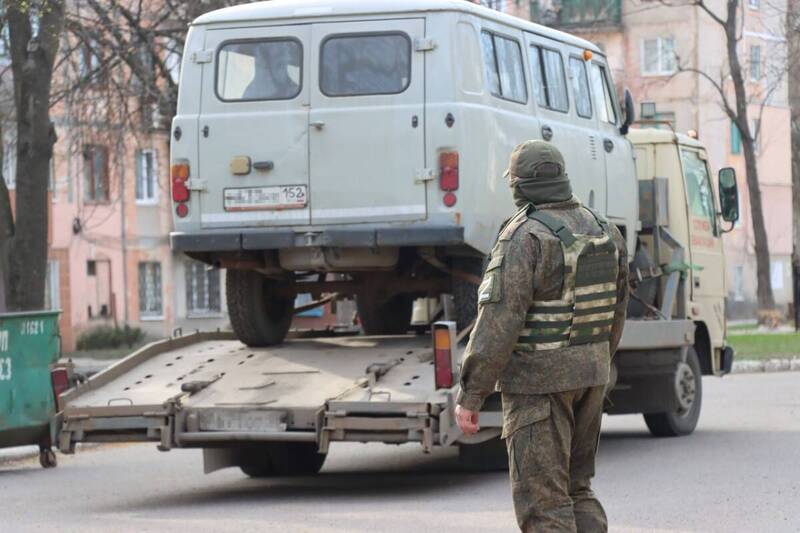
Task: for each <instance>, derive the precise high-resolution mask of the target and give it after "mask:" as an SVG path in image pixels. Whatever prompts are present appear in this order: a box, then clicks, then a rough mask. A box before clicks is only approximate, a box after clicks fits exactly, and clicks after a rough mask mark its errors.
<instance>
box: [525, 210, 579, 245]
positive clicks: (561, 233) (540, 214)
mask: <svg viewBox="0 0 800 533" xmlns="http://www.w3.org/2000/svg"><path fill="white" fill-rule="evenodd" d="M528 218H530V219H532V220H535V221H537V222H541V223H542V224H544V226H545V227H546V228H547V229H549V230H550V231H551V232H553V235H555V236H556V237H558V239H559V240H560V241H561V244H563V245H564V246H566V247H567V248H569V247H570V246H572V245H573V244H575V241H576V239H575V235H574V234H573V233H572V232H571V231H570V229H569V228H568V227H567V226H566V225H565V224H564V223H563V222H561V221H560V220H559V219H557V218H556V217H554V216H553V215H551V214H549V213H545V212H544V211H534V212H533V213H530V214H529V215H528Z"/></svg>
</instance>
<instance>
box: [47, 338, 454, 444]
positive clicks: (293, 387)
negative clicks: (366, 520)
mask: <svg viewBox="0 0 800 533" xmlns="http://www.w3.org/2000/svg"><path fill="white" fill-rule="evenodd" d="M432 365H433V352H432V349H431V340H430V338H429V337H427V336H398V337H363V336H352V337H325V338H318V339H294V340H289V341H287V342H286V343H284V344H283V345H281V346H277V347H269V348H251V347H248V346H245V345H243V344H242V343H240V342H239V341H237V340H235V338H234V337H233V336H232V335H231V334H229V333H220V332H218V333H197V334H194V335H189V336H186V337H178V338H174V339H169V340H165V341H161V342H158V343H154V344H151V345H149V346H146V347H144V348H142V349H141V350H139V351H137V352H135V353H133V354H131V355H130V356H128V357H127V358H125V359H123V360H121V361H120V362H118V363H116V364H114V365H113V366H111V367H110V368H108V369H107V370H105V371H103V372H101V373H99V374H97V375H95V376H93V377H92V378H91V379H89V380H88V381H87V382H86V383H85V384H83V385H81V386H79V387H78V388H76V389H73V390H72V391H70V392H68V393H67V394H65V395H64V396H62V405H63V410H62V413H61V415H60V416H61V420H60V421H59V422H60V438H59V442H60V448H61V449H62V451H67V452H69V451H72V450H74V447H75V444H76V443H78V442H109V441H112V442H120V441H123V442H124V441H156V442H158V443H159V446H160V447H161V448H162V449H165V450H166V449H170V448H173V447H211V446H225V445H236V444H237V443H246V442H258V441H263V442H270V441H273V442H274V441H297V442H316V443H318V444H319V447H320V450H322V451H326V450H327V446H328V444H329V443H330V442H331V441H336V440H358V441H381V442H408V441H419V442H420V443H422V444H423V446H424V447H425V448H426V449H428V448H430V447H431V446H433V444H434V442H433V439H434V430H435V425H436V424H437V422H438V420H437V415H438V414H439V411H440V410H441V406H442V405H443V404H444V403H445V402H447V401H448V399H447V397H446V395H445V393H443V392H437V391H436V390H435V386H434V383H433V380H434V372H433V369H432Z"/></svg>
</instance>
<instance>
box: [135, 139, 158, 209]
mask: <svg viewBox="0 0 800 533" xmlns="http://www.w3.org/2000/svg"><path fill="white" fill-rule="evenodd" d="M145 154H150V157H151V158H152V165H151V168H150V169H151V171H152V176H151V178H152V181H151V184H152V191H153V194H152V196H149V197H142V198H139V181H140V180H139V178H140V176H142V174H140V173H141V172H142V170H143V168H142V166H141V164H142V160H141V157H142V156H143V155H145ZM158 187H159V184H158V157H157V152H156V150H155V149H154V148H142V149H140V150H136V187H135V189H136V190H135V191H134V193H135V196H136V205H156V204H158V199H159V194H158Z"/></svg>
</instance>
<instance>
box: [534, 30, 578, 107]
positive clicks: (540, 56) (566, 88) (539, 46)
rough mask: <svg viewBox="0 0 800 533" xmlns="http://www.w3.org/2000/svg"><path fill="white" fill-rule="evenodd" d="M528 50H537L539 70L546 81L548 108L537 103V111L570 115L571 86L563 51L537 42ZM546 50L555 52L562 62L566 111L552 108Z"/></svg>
mask: <svg viewBox="0 0 800 533" xmlns="http://www.w3.org/2000/svg"><path fill="white" fill-rule="evenodd" d="M528 48H536V49H537V50H538V54H537V56H538V61H537V63H538V68H540V69H541V75H542V78H543V79H544V81H545V86H544V89H545V91H544V97H545V100H546V101H547V102H548V103H547V105H546V106H540V105H539V102H538V101H537V102H536V108H537V109H544V110H546V111H555V112H556V113H564V114H565V115H568V114H569V111H570V109H572V104H571V103H570V100H569V84H568V83H567V69H566V68H564V56H563V55H562V54H561V50H558V49H557V48H551V47H549V46H544V45H542V44H539V43H535V42H534V43H531V44H530V46H528ZM544 50H547V51H548V52H555V53H556V54H558V58H559V59H560V60H561V78H562V81H563V82H564V95H565V96H566V97H567V107H566V109H557V108H555V107H550V96H549V94H548V92H547V87H549V85H548V83H547V75H546V72H547V71H546V70H545V68H544V55H543V53H542V52H543V51H544ZM528 59H530V55H528ZM531 68H535V67H534V66H533V65H531ZM534 100H535V99H534Z"/></svg>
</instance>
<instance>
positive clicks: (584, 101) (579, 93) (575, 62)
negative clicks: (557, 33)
mask: <svg viewBox="0 0 800 533" xmlns="http://www.w3.org/2000/svg"><path fill="white" fill-rule="evenodd" d="M569 71H570V78H571V79H572V92H573V93H574V94H575V110H576V111H577V112H578V116H579V117H583V118H592V97H591V94H589V79H588V77H587V75H586V61H584V60H583V59H581V58H579V57H570V58H569Z"/></svg>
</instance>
